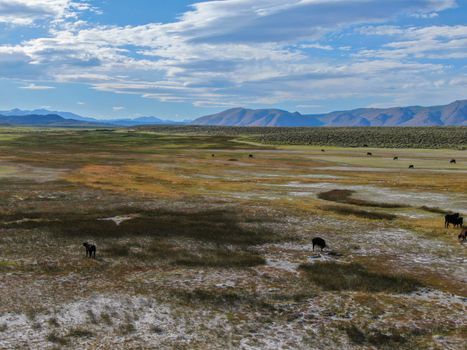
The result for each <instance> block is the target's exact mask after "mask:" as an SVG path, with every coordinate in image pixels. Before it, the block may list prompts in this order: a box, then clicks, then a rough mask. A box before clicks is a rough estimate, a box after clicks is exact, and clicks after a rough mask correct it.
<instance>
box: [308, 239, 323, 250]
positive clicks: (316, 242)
mask: <svg viewBox="0 0 467 350" xmlns="http://www.w3.org/2000/svg"><path fill="white" fill-rule="evenodd" d="M311 243H312V244H313V251H315V245H316V246H318V247H319V248H321V251H323V249H324V248H326V241H325V240H324V239H322V238H320V237H315V238H313V239H312V240H311Z"/></svg>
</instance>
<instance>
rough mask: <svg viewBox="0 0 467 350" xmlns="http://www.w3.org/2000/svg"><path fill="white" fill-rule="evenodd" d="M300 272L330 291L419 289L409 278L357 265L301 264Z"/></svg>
mask: <svg viewBox="0 0 467 350" xmlns="http://www.w3.org/2000/svg"><path fill="white" fill-rule="evenodd" d="M300 270H301V271H302V272H303V273H304V275H305V277H306V278H307V279H308V280H310V281H311V282H313V283H315V284H317V285H318V286H320V287H321V288H323V289H325V290H331V291H342V290H351V291H362V292H389V293H409V292H412V291H414V290H417V289H418V288H419V287H421V284H420V283H419V282H418V281H417V280H415V279H413V278H411V277H407V276H402V275H399V276H398V275H388V274H384V273H377V272H370V271H368V270H367V269H366V268H365V267H364V266H362V265H360V264H358V263H351V264H341V263H335V262H317V263H314V264H302V265H300Z"/></svg>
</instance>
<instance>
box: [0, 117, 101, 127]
mask: <svg viewBox="0 0 467 350" xmlns="http://www.w3.org/2000/svg"><path fill="white" fill-rule="evenodd" d="M0 125H9V126H48V127H87V126H89V127H97V126H106V124H104V123H92V122H87V121H83V120H76V119H65V118H63V117H61V116H59V115H57V114H47V115H38V114H29V115H14V116H8V115H0Z"/></svg>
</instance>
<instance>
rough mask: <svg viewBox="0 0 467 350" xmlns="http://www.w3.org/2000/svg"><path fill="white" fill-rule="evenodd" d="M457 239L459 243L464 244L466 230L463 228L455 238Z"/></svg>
mask: <svg viewBox="0 0 467 350" xmlns="http://www.w3.org/2000/svg"><path fill="white" fill-rule="evenodd" d="M457 238H458V239H459V242H460V243H464V242H465V240H466V239H467V228H464V229H463V230H462V231H461V233H459V236H457Z"/></svg>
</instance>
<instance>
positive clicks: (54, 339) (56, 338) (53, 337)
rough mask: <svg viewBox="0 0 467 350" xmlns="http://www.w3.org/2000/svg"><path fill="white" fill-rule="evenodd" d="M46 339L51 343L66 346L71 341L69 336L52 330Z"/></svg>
mask: <svg viewBox="0 0 467 350" xmlns="http://www.w3.org/2000/svg"><path fill="white" fill-rule="evenodd" d="M46 339H47V341H49V342H51V343H55V344H58V345H62V346H65V345H67V344H68V343H69V340H68V339H67V338H65V337H62V336H60V335H59V334H57V333H56V332H52V333H50V334H49V335H47V338H46Z"/></svg>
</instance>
